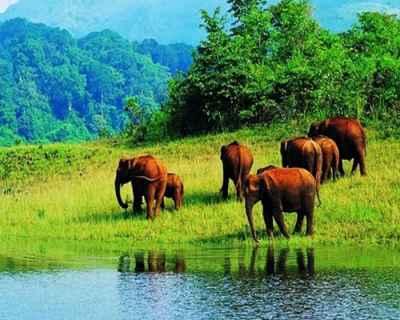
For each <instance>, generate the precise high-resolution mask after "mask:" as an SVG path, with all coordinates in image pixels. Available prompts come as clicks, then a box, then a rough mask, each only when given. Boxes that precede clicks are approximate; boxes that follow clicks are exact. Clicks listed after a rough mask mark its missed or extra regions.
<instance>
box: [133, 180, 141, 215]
mask: <svg viewBox="0 0 400 320" xmlns="http://www.w3.org/2000/svg"><path fill="white" fill-rule="evenodd" d="M132 193H133V213H139V212H141V211H142V203H143V196H142V192H141V190H140V187H139V186H137V185H134V184H133V183H132Z"/></svg>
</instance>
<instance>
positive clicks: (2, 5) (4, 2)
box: [0, 0, 18, 12]
mask: <svg viewBox="0 0 400 320" xmlns="http://www.w3.org/2000/svg"><path fill="white" fill-rule="evenodd" d="M17 1H18V0H0V12H4V11H6V9H7V8H8V7H9V6H11V5H12V4H13V3H16V2H17Z"/></svg>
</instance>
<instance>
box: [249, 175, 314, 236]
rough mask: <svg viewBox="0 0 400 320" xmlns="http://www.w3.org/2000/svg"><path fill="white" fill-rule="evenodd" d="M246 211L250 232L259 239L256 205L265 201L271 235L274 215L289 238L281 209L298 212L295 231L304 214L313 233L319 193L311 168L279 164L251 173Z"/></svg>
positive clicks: (264, 212)
mask: <svg viewBox="0 0 400 320" xmlns="http://www.w3.org/2000/svg"><path fill="white" fill-rule="evenodd" d="M244 194H245V199H246V214H247V219H248V221H249V225H250V230H251V234H252V236H253V239H254V241H255V242H258V239H257V235H256V230H255V227H254V220H253V207H254V205H255V204H256V203H257V202H258V201H260V200H261V201H262V205H263V217H264V222H265V225H266V228H267V235H268V237H270V238H272V236H273V218H275V221H276V223H277V224H278V226H279V229H280V231H281V232H282V234H283V235H284V236H285V237H286V238H289V234H288V231H287V228H286V225H285V222H284V219H283V213H282V212H297V223H296V226H295V228H294V232H295V233H300V232H301V228H302V225H303V220H304V217H306V218H307V235H312V234H313V223H314V204H315V197H316V195H318V189H317V182H316V180H315V178H314V177H313V176H312V174H311V173H310V172H308V171H307V170H305V169H302V168H278V169H272V170H267V171H265V172H264V173H262V174H259V175H250V176H249V177H248V178H247V179H246V181H245V184H244Z"/></svg>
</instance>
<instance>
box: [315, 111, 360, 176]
mask: <svg viewBox="0 0 400 320" xmlns="http://www.w3.org/2000/svg"><path fill="white" fill-rule="evenodd" d="M320 134H322V135H325V136H327V137H329V138H331V139H332V140H334V141H335V142H336V144H337V146H338V148H339V153H340V161H339V171H340V174H341V175H342V176H343V175H344V174H345V173H344V169H343V160H352V159H354V162H353V168H352V170H351V173H352V174H354V172H355V171H356V170H357V166H358V165H359V166H360V173H361V175H362V176H365V175H367V170H366V164H365V158H366V151H367V136H366V133H365V130H364V128H363V126H362V125H361V123H360V121H358V120H357V119H353V118H345V117H336V118H331V119H327V120H324V121H320V122H315V123H313V124H312V125H311V127H310V130H309V132H308V135H309V136H310V137H315V136H318V135H320Z"/></svg>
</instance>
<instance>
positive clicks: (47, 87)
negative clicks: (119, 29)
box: [0, 19, 192, 145]
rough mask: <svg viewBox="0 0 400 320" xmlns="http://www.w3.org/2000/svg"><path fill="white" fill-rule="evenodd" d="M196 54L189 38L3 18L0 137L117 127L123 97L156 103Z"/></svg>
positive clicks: (39, 138) (76, 136) (56, 135)
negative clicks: (78, 33)
mask: <svg viewBox="0 0 400 320" xmlns="http://www.w3.org/2000/svg"><path fill="white" fill-rule="evenodd" d="M144 48H145V49H144ZM150 52H151V54H150ZM191 54H192V52H191V49H190V47H189V46H183V47H180V46H173V47H172V49H169V46H162V47H160V45H159V44H158V43H157V42H154V41H146V42H144V43H134V42H129V41H128V40H126V39H124V38H122V37H121V36H120V35H118V34H117V33H114V32H111V31H107V30H106V31H103V32H97V33H91V34H89V35H87V36H86V37H84V38H82V39H79V40H76V39H74V38H73V37H72V36H71V35H70V34H69V33H68V32H67V31H65V30H60V29H57V28H50V27H47V26H45V25H43V24H33V23H30V22H28V21H26V20H23V19H14V20H10V21H7V22H5V23H3V24H0V87H1V90H0V145H9V144H14V143H16V142H18V141H26V142H46V141H63V140H83V139H89V138H93V137H97V136H99V135H100V134H104V133H109V134H111V133H116V132H120V131H121V130H122V129H123V128H124V127H125V122H126V121H127V120H128V119H129V117H128V116H127V115H126V114H125V112H124V110H123V108H124V100H125V99H126V97H128V96H132V97H136V98H137V99H138V101H139V103H140V106H141V107H143V108H144V109H146V110H155V109H158V108H159V105H160V104H161V103H162V102H164V101H165V99H166V96H167V83H168V80H169V79H170V77H171V71H172V72H174V73H177V72H180V71H184V70H185V69H187V68H188V64H189V63H190V61H188V59H190V58H188V56H189V57H191ZM157 55H158V56H159V57H160V58H159V59H158V60H157V59H156V57H155V58H154V60H156V61H154V60H153V56H157ZM177 57H178V58H177ZM163 64H165V65H163Z"/></svg>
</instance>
